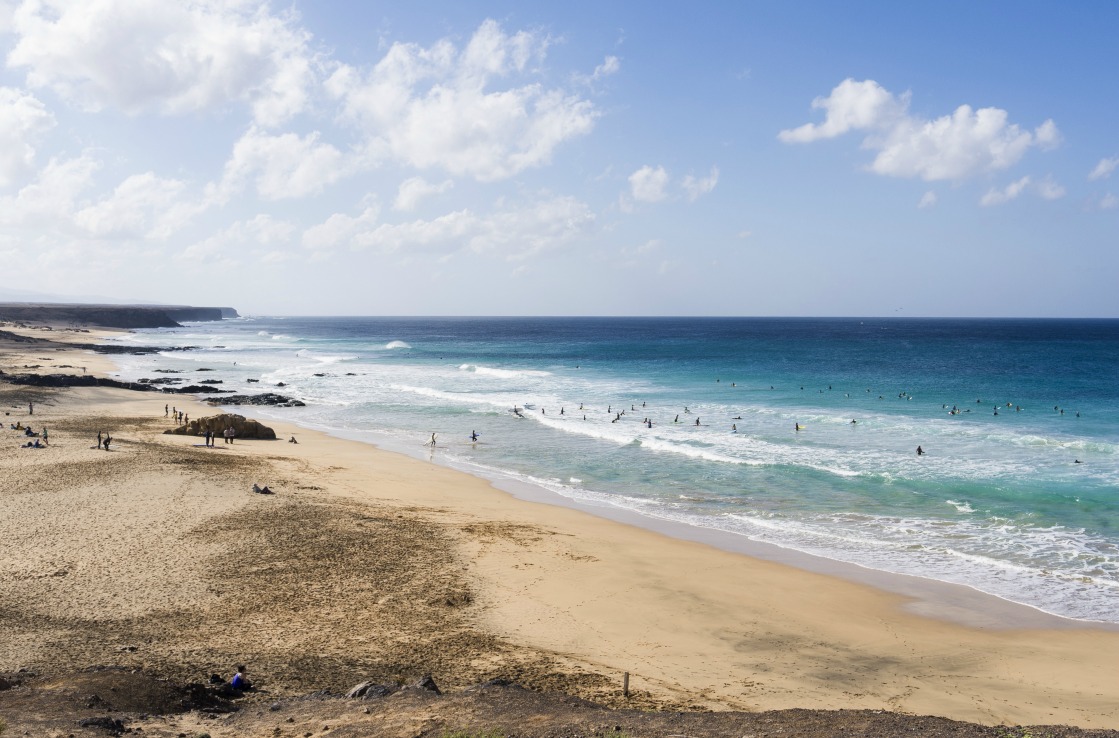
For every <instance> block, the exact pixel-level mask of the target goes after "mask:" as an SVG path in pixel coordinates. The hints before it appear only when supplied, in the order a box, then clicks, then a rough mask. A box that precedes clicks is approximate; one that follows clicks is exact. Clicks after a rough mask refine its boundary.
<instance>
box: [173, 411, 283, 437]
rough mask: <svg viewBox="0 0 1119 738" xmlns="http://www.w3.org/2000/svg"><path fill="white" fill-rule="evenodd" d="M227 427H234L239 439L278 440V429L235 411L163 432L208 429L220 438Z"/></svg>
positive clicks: (179, 433)
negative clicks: (235, 413)
mask: <svg viewBox="0 0 1119 738" xmlns="http://www.w3.org/2000/svg"><path fill="white" fill-rule="evenodd" d="M226 428H233V430H234V431H235V433H236V436H234V437H235V438H236V439H237V440H240V439H242V438H255V439H259V440H265V441H274V440H276V431H274V430H272V429H271V428H269V427H268V426H266V425H264V424H263V423H260V422H259V421H256V420H253V419H251V418H246V417H245V416H244V415H234V414H233V413H222V414H221V415H211V416H210V417H208V418H199V419H197V420H192V421H190V422H189V423H186V424H185V425H180V426H179V427H178V428H172V429H171V430H166V431H163V433H164V434H165V435H175V436H201V435H205V433H206V431H211V432H213V433H215V434H216V435H217V436H218V438H221V437H222V434H223V433H224V432H225V430H226Z"/></svg>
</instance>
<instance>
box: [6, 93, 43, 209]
mask: <svg viewBox="0 0 1119 738" xmlns="http://www.w3.org/2000/svg"><path fill="white" fill-rule="evenodd" d="M54 124H55V122H54V116H53V115H51V113H50V111H48V110H47V108H46V106H45V105H43V103H41V102H39V100H38V99H36V98H35V96H33V95H30V94H28V93H26V92H24V91H22V90H17V89H14V88H11V87H0V187H7V186H9V185H11V184H13V183H15V182H16V181H18V180H20V179H22V178H23V177H24V176H25V175H27V174H28V173H29V172H30V171H31V169H32V166H33V164H34V161H35V146H34V144H35V143H36V141H37V140H38V139H39V138H40V137H41V135H42V134H43V133H45V132H46V131H48V130H50V129H51V128H53V127H54Z"/></svg>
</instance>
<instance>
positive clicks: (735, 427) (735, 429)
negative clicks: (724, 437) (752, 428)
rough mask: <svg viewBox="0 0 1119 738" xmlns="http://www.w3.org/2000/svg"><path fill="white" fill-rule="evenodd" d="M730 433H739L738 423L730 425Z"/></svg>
mask: <svg viewBox="0 0 1119 738" xmlns="http://www.w3.org/2000/svg"><path fill="white" fill-rule="evenodd" d="M730 432H731V433H737V432H738V424H737V423H731V424H730Z"/></svg>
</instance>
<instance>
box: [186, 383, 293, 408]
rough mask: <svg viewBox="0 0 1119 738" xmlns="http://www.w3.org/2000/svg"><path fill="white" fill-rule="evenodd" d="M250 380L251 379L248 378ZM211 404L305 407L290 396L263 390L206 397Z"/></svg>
mask: <svg viewBox="0 0 1119 738" xmlns="http://www.w3.org/2000/svg"><path fill="white" fill-rule="evenodd" d="M250 381H251V380H250ZM206 402H208V403H210V404H211V405H271V406H272V407H305V406H306V403H305V402H303V401H302V400H296V399H294V398H292V397H286V396H284V395H277V394H273V393H272V392H265V393H263V394H259V395H226V396H224V397H212V398H207V400H206Z"/></svg>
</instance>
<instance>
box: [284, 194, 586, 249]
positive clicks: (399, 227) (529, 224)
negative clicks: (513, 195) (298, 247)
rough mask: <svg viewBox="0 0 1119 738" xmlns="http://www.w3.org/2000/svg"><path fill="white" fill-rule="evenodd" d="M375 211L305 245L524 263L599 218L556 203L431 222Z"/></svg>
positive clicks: (331, 224) (310, 233)
mask: <svg viewBox="0 0 1119 738" xmlns="http://www.w3.org/2000/svg"><path fill="white" fill-rule="evenodd" d="M377 215H378V214H377V212H376V210H375V209H372V208H370V209H367V210H366V211H365V212H363V213H362V214H361V215H360V216H358V217H356V218H353V217H350V216H347V215H345V214H341V213H337V214H335V215H332V216H331V217H330V218H328V219H327V220H326V221H324V222H323V223H321V224H319V225H317V226H314V227H312V228H310V229H308V230H307V232H306V233H304V235H303V243H304V245H306V246H308V247H310V248H316V249H325V248H330V247H334V246H338V245H343V244H348V245H350V246H351V247H353V248H360V249H376V250H378V251H381V252H384V253H404V254H412V253H425V254H436V255H449V254H453V253H455V252H458V251H461V250H463V249H469V250H470V251H473V252H475V253H479V254H490V255H496V256H502V257H504V258H506V259H510V260H515V259H524V258H527V257H529V256H532V255H534V254H537V253H540V252H542V251H545V250H548V249H552V248H556V247H558V246H560V245H562V244H564V243H567V242H569V241H571V240H572V239H574V238H575V237H577V236H579V235H580V234H583V233H585V232H586V230H587V229H588V228H590V227H591V225H592V224H593V223H594V220H595V217H594V214H593V213H592V212H591V210H590V208H589V207H587V205H586V204H585V203H582V202H580V201H578V200H575V199H574V198H571V197H552V198H547V199H541V200H537V201H534V202H530V203H528V204H526V205H523V206H520V207H513V206H508V205H504V204H502V205H499V209H498V210H496V211H495V212H493V213H491V214H489V215H479V214H477V213H474V212H472V211H471V210H469V209H463V210H456V211H453V212H450V213H447V214H445V215H441V216H439V217H437V218H433V219H430V220H424V219H420V220H413V221H408V222H402V223H378V222H377Z"/></svg>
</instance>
